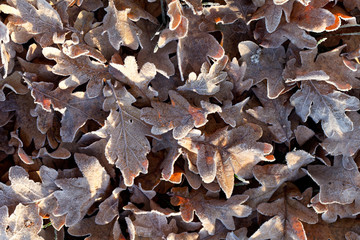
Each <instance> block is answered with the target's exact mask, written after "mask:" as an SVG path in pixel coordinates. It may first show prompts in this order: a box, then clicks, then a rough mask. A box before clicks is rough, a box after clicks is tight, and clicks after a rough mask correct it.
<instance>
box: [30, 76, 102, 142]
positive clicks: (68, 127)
mask: <svg viewBox="0 0 360 240" xmlns="http://www.w3.org/2000/svg"><path fill="white" fill-rule="evenodd" d="M27 83H28V85H29V88H30V89H31V95H32V96H33V98H34V101H35V103H37V104H41V106H42V107H43V109H44V110H47V111H50V110H51V106H52V107H53V108H54V110H56V111H58V112H60V113H61V114H62V115H63V117H62V119H61V128H60V135H61V138H62V140H63V141H64V142H72V141H73V140H74V138H75V134H76V132H77V131H78V130H79V129H80V128H81V127H82V126H83V125H85V123H86V121H87V120H88V119H94V120H95V121H96V122H98V123H99V124H102V123H103V121H104V119H105V118H106V116H107V113H106V112H104V111H102V104H103V101H104V97H103V96H102V95H100V96H98V97H96V98H89V97H87V96H86V94H85V93H84V92H74V93H72V90H73V88H67V89H65V90H61V89H60V88H56V89H55V90H52V89H53V84H52V83H47V82H38V83H37V82H30V81H27Z"/></svg>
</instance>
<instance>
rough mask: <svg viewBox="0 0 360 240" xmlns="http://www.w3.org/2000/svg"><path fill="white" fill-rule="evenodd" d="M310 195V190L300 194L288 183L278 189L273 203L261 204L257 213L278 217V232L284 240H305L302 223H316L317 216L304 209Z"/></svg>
mask: <svg viewBox="0 0 360 240" xmlns="http://www.w3.org/2000/svg"><path fill="white" fill-rule="evenodd" d="M311 194H312V189H311V188H308V189H307V190H305V191H304V192H303V194H301V193H300V191H299V190H298V189H297V187H296V186H295V185H293V184H290V183H288V184H285V185H284V186H283V188H281V189H280V191H279V192H278V194H277V197H278V198H277V199H276V200H275V201H273V202H271V203H261V204H260V205H259V206H258V207H257V211H258V212H260V213H261V214H263V215H266V216H275V215H277V216H279V217H280V219H281V222H282V229H280V231H281V232H282V236H283V237H284V238H285V239H306V235H305V231H304V228H303V224H302V222H306V223H310V224H315V223H317V222H318V216H317V214H316V213H315V212H313V211H312V209H309V208H307V207H306V204H308V202H309V201H310V198H311ZM275 195H276V193H275ZM300 221H302V222H300Z"/></svg>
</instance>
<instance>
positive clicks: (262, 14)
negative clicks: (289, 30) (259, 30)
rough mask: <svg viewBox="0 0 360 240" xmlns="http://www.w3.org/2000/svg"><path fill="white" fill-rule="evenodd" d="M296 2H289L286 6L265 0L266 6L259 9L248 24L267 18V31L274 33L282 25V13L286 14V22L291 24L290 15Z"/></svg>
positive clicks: (291, 0) (292, 0)
mask: <svg viewBox="0 0 360 240" xmlns="http://www.w3.org/2000/svg"><path fill="white" fill-rule="evenodd" d="M293 4H294V0H290V1H287V2H286V3H284V4H281V5H278V4H276V3H274V1H273V0H265V4H264V5H262V6H261V7H260V8H258V9H257V10H256V11H255V12H254V14H253V15H252V16H251V19H250V21H249V22H248V23H250V22H251V21H254V20H259V19H262V18H265V26H266V30H267V32H269V33H272V32H274V31H275V30H276V28H277V27H278V25H279V24H280V20H281V16H282V12H284V15H285V19H286V22H290V14H291V11H292V7H293Z"/></svg>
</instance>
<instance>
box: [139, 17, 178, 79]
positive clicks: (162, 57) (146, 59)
mask: <svg viewBox="0 0 360 240" xmlns="http://www.w3.org/2000/svg"><path fill="white" fill-rule="evenodd" d="M137 25H138V26H140V27H141V29H142V33H141V34H140V36H139V38H140V42H141V50H140V52H139V54H138V56H137V59H138V64H139V66H140V67H142V66H144V65H145V64H147V63H152V64H154V65H155V67H156V71H157V72H159V73H161V74H162V75H164V76H165V77H167V78H169V77H170V76H172V75H174V74H175V67H174V64H173V63H172V62H171V60H170V58H169V54H172V53H175V52H176V42H174V41H173V42H171V43H169V44H167V45H166V46H165V47H162V48H159V49H157V50H156V45H157V41H158V39H157V38H153V36H154V35H155V34H156V30H157V29H158V26H156V25H154V24H150V23H148V22H145V21H140V22H138V24H137ZM149 39H152V40H151V41H149Z"/></svg>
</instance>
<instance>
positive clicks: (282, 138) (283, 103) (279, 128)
mask: <svg viewBox="0 0 360 240" xmlns="http://www.w3.org/2000/svg"><path fill="white" fill-rule="evenodd" d="M252 91H253V92H254V93H255V95H256V97H257V98H258V99H259V100H260V102H261V104H262V105H263V106H259V107H256V108H253V109H248V110H246V112H247V113H249V114H250V115H251V116H253V117H254V118H256V119H257V120H260V121H261V122H263V123H266V124H267V126H268V128H269V130H270V132H271V133H272V134H273V136H274V137H275V138H274V139H273V141H274V142H277V143H283V142H285V143H286V144H287V145H289V144H290V141H291V139H292V137H293V133H292V130H291V122H290V121H289V120H288V117H289V115H290V113H291V111H292V110H293V109H294V107H293V106H292V105H291V104H290V102H289V97H290V94H288V93H286V94H282V95H280V96H279V97H277V98H276V99H269V98H268V97H266V96H265V94H266V89H265V86H264V85H262V84H258V87H257V88H253V89H252Z"/></svg>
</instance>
